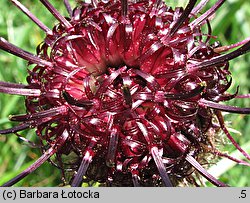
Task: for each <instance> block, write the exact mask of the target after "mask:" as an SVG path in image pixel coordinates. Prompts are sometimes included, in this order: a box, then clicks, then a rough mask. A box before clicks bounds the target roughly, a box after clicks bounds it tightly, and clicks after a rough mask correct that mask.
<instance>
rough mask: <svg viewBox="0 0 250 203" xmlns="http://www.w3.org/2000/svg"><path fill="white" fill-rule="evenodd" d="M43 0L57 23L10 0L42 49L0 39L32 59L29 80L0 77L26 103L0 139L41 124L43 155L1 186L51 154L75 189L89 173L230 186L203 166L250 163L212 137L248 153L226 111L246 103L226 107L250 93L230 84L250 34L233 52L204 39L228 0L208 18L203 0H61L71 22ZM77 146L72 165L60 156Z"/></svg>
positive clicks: (114, 179)
mask: <svg viewBox="0 0 250 203" xmlns="http://www.w3.org/2000/svg"><path fill="white" fill-rule="evenodd" d="M40 1H41V2H42V4H43V5H44V6H45V7H46V8H47V9H48V10H49V11H50V12H51V14H53V15H54V16H55V18H56V19H57V20H58V21H59V23H58V24H57V25H56V26H55V27H54V28H53V29H50V28H48V27H46V26H45V25H44V24H43V23H42V22H41V21H39V20H38V19H37V18H36V17H35V16H34V15H33V14H32V13H31V12H30V11H29V10H28V9H27V8H26V7H24V6H23V5H22V4H21V3H20V2H19V1H17V0H12V2H13V3H14V5H16V6H17V7H19V8H20V9H21V10H22V11H23V12H24V13H25V14H26V15H28V17H30V18H31V19H32V20H33V21H34V22H35V23H36V24H37V25H38V26H39V27H40V28H41V29H42V30H43V31H44V32H45V33H46V37H45V39H44V41H43V43H41V44H40V45H39V46H38V47H37V55H33V54H31V53H29V52H26V51H24V50H22V49H21V48H18V47H16V46H15V45H13V44H11V43H9V42H8V41H6V40H5V39H3V38H1V39H0V48H1V49H3V50H5V51H8V52H10V53H12V54H14V55H17V56H19V57H21V58H23V59H25V60H27V61H28V62H29V63H30V64H35V67H34V68H32V69H31V70H29V72H28V76H27V85H24V84H13V83H8V82H1V83H0V92H3V93H8V94H17V95H23V96H25V97H26V100H25V104H26V108H27V114H25V115H15V116H11V117H10V120H11V121H17V122H20V124H19V125H17V126H15V127H13V128H10V129H4V130H1V131H0V134H9V133H16V132H19V131H22V130H24V129H28V128H35V129H36V135H37V136H38V137H39V139H40V143H41V145H42V146H41V149H42V151H43V154H42V156H41V157H40V158H39V159H38V160H37V161H36V162H35V163H34V164H33V165H31V166H30V167H29V168H27V169H26V170H24V171H23V172H22V173H21V174H19V175H18V176H17V177H15V178H13V179H12V180H10V181H9V182H7V183H6V184H5V186H11V185H13V184H15V183H16V182H18V181H19V180H20V179H22V178H24V177H25V176H26V175H28V174H29V173H31V172H33V171H34V170H36V169H37V168H38V167H39V166H40V165H41V164H43V163H44V162H45V161H46V160H48V159H49V158H50V157H51V156H52V155H54V154H56V156H57V159H56V162H55V163H54V164H55V165H56V166H57V167H58V168H60V169H61V170H62V172H63V173H62V174H63V176H65V173H66V172H67V171H71V172H73V173H72V174H73V175H72V177H71V178H69V179H68V180H67V181H68V182H69V183H70V184H71V185H72V186H79V185H81V183H82V182H84V181H85V182H88V181H90V180H94V181H98V182H100V183H102V184H104V185H108V186H109V185H110V186H132V185H134V186H162V185H163V186H176V185H178V184H179V183H180V182H182V181H183V180H186V181H187V182H190V183H192V184H195V185H197V184H198V183H196V181H195V178H194V177H195V175H194V174H195V173H194V171H197V172H198V173H199V174H200V175H202V176H204V177H205V178H206V179H207V180H209V181H210V182H211V183H213V184H214V185H216V186H226V185H225V184H224V183H222V182H220V181H219V180H217V179H216V178H214V177H213V176H212V175H210V174H209V173H208V172H207V171H206V169H205V168H204V167H203V166H202V165H203V164H205V163H206V160H207V158H208V157H209V155H219V156H222V157H227V158H229V159H232V160H233V161H236V162H237V163H240V164H244V165H248V166H249V165H250V164H249V163H247V162H245V161H242V160H238V159H235V158H233V157H230V156H228V155H226V154H224V153H222V152H220V151H219V150H218V149H216V147H214V145H213V142H212V141H211V140H212V139H211V137H215V136H216V135H217V134H218V132H219V131H223V132H224V133H225V134H226V136H227V137H228V138H229V140H230V141H231V142H232V144H233V145H235V147H236V148H237V149H238V150H239V151H240V152H242V154H243V155H244V156H245V157H246V158H247V159H249V160H250V156H249V155H248V154H247V153H246V152H245V151H244V150H243V149H242V148H241V147H240V146H239V145H238V144H237V143H236V142H235V141H234V139H233V138H232V136H231V135H230V133H229V132H228V130H227V128H226V125H225V123H224V119H223V116H222V113H221V112H223V111H226V112H231V113H241V114H249V113H250V109H249V108H239V107H233V106H228V105H224V104H221V103H220V102H221V101H228V100H231V99H233V98H235V97H248V96H247V95H246V96H237V92H236V93H235V94H229V93H228V92H227V90H228V88H229V87H230V86H231V82H232V79H231V73H230V70H229V60H231V59H234V58H236V57H238V56H240V55H242V54H244V53H246V52H248V51H249V47H250V42H249V39H246V40H243V41H242V42H239V43H237V44H234V45H230V46H226V47H220V46H219V47H215V46H214V45H211V44H210V43H209V42H210V38H211V37H213V36H212V33H211V28H210V24H209V19H210V18H211V16H212V15H213V14H214V13H215V12H216V10H217V9H219V8H220V6H221V5H222V4H223V3H224V1H225V0H218V1H217V2H216V3H215V4H214V6H212V7H211V8H210V9H208V10H207V11H205V12H204V13H203V14H200V11H201V10H202V9H203V7H204V6H205V5H206V3H207V2H208V1H207V0H201V1H200V2H199V3H198V4H197V1H196V0H190V1H189V2H188V4H187V6H186V7H185V8H175V9H174V8H171V7H169V6H167V5H166V4H165V3H164V2H162V1H161V0H149V1H144V0H137V1H136V0H133V1H128V0H109V1H104V0H103V1H97V0H93V1H91V3H85V2H80V3H79V5H78V6H77V7H76V8H75V9H73V10H72V9H71V7H70V5H69V2H68V1H66V0H65V1H64V3H65V6H66V8H67V10H68V13H69V17H67V18H66V17H63V16H62V15H61V14H60V13H59V12H58V11H57V10H56V9H55V8H54V7H53V6H52V5H51V3H50V2H49V1H48V0H40ZM196 4H197V5H196ZM204 26H208V33H205V32H204V31H203V29H202V28H203V27H204ZM235 47H239V48H237V49H236V50H235V51H231V52H229V53H226V54H223V53H222V52H225V51H228V50H231V49H232V48H235ZM72 153H74V154H75V155H76V156H77V159H76V160H74V161H70V162H68V161H67V160H64V159H63V156H64V155H69V154H72ZM83 177H84V178H83ZM64 179H66V177H64Z"/></svg>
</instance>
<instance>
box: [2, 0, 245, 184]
mask: <svg viewBox="0 0 250 203" xmlns="http://www.w3.org/2000/svg"><path fill="white" fill-rule="evenodd" d="M21 2H22V3H23V4H24V5H26V6H27V7H28V8H29V9H30V10H31V11H32V12H33V13H34V14H35V15H36V16H37V17H38V18H39V19H40V20H41V21H42V22H44V24H46V25H47V26H48V27H50V28H52V27H53V25H55V23H56V20H55V19H54V18H53V16H52V15H51V14H50V13H49V12H48V11H47V10H46V9H45V8H44V7H43V6H42V4H41V3H40V2H39V1H38V0H22V1H21ZM50 2H51V3H52V4H53V5H54V6H55V7H56V8H57V9H58V10H59V11H60V12H61V13H63V15H67V13H66V11H65V8H64V6H63V0H50ZM70 2H71V3H72V5H75V1H74V0H70ZM166 2H167V4H168V5H170V6H173V7H174V6H183V5H184V6H185V5H186V2H187V1H186V0H179V1H176V0H167V1H166ZM214 2H215V0H211V1H210V2H209V4H208V6H207V7H209V6H211V5H213V3H214ZM211 24H212V28H213V34H214V35H216V36H218V39H219V40H220V42H221V43H222V44H223V45H226V44H232V43H235V42H238V41H240V40H243V39H245V38H247V37H248V36H250V1H249V0H228V1H226V3H225V4H224V6H223V7H222V8H220V9H219V10H218V11H217V13H216V16H215V19H213V20H212V21H211ZM0 36H2V37H4V38H6V39H8V40H9V41H10V42H11V43H13V44H15V45H17V46H19V47H22V48H23V49H24V50H27V51H30V52H32V53H35V49H36V46H37V45H38V44H39V43H40V42H42V41H43V38H44V36H45V35H44V33H43V32H42V31H41V30H40V29H39V28H38V27H37V26H36V25H35V24H34V23H33V22H32V21H31V20H29V19H28V18H27V17H26V16H25V15H24V14H23V13H22V12H21V11H19V10H18V9H17V8H16V7H15V6H14V5H12V4H11V2H10V1H8V0H2V1H1V6H0ZM26 65H27V62H26V61H24V60H22V59H19V58H17V57H15V56H12V55H10V54H7V53H5V52H3V51H0V80H1V81H6V82H17V83H19V82H21V83H25V78H26V76H27V66H26ZM230 68H231V72H232V75H233V79H234V80H233V86H232V87H231V88H230V91H231V92H232V93H233V92H235V90H236V87H237V85H240V93H242V94H247V93H249V92H250V91H249V90H250V82H249V79H250V54H248V55H245V56H241V57H240V58H237V59H235V60H233V61H231V62H230ZM229 104H232V105H237V106H241V107H250V99H244V100H242V99H238V100H237V101H236V100H235V101H230V102H229ZM20 113H25V107H24V98H23V97H20V96H14V95H5V94H0V129H6V128H9V127H11V126H14V125H16V124H15V123H10V122H9V121H8V116H9V115H10V114H20ZM226 120H227V122H228V126H230V128H231V129H232V130H231V131H233V132H232V135H233V136H234V138H235V139H236V140H237V142H238V143H240V145H241V146H244V147H245V148H246V149H247V150H248V152H250V116H246V115H236V114H234V115H232V114H228V115H226ZM238 132H240V133H241V134H240V133H238ZM20 134H21V135H22V136H24V137H26V138H28V139H30V140H33V141H36V135H35V133H34V130H27V131H24V132H22V133H20ZM224 144H225V149H224V150H225V151H228V152H229V153H232V152H235V148H234V147H233V146H232V145H230V143H229V142H227V141H226V140H225V143H224ZM39 156H40V151H39V150H38V149H35V148H31V147H30V146H27V145H26V144H25V143H23V142H22V141H21V140H20V139H18V138H17V136H15V135H14V134H9V135H0V185H1V184H3V183H4V182H6V181H7V180H9V179H11V178H13V177H14V176H15V175H17V174H18V173H20V172H21V171H22V170H24V169H25V168H26V167H28V166H29V165H30V164H32V163H33V162H34V160H36V159H37V158H39ZM235 156H239V154H237V153H236V154H235ZM231 163H232V162H230V161H229V162H223V163H222V166H227V167H217V168H213V171H215V172H216V173H218V174H222V175H221V176H220V180H221V181H223V182H225V183H227V184H229V185H231V186H237V187H243V186H250V168H249V167H246V166H240V165H231ZM227 164H228V165H227ZM60 182H61V181H60V171H59V170H58V169H56V168H55V167H53V166H51V165H50V164H49V163H47V162H46V163H45V164H43V165H42V166H41V167H40V168H39V169H38V170H36V171H35V172H33V173H32V174H31V175H29V176H28V177H26V178H25V179H23V180H22V181H20V182H19V183H17V184H16V186H56V185H59V184H60ZM208 186H211V185H210V184H208Z"/></svg>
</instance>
